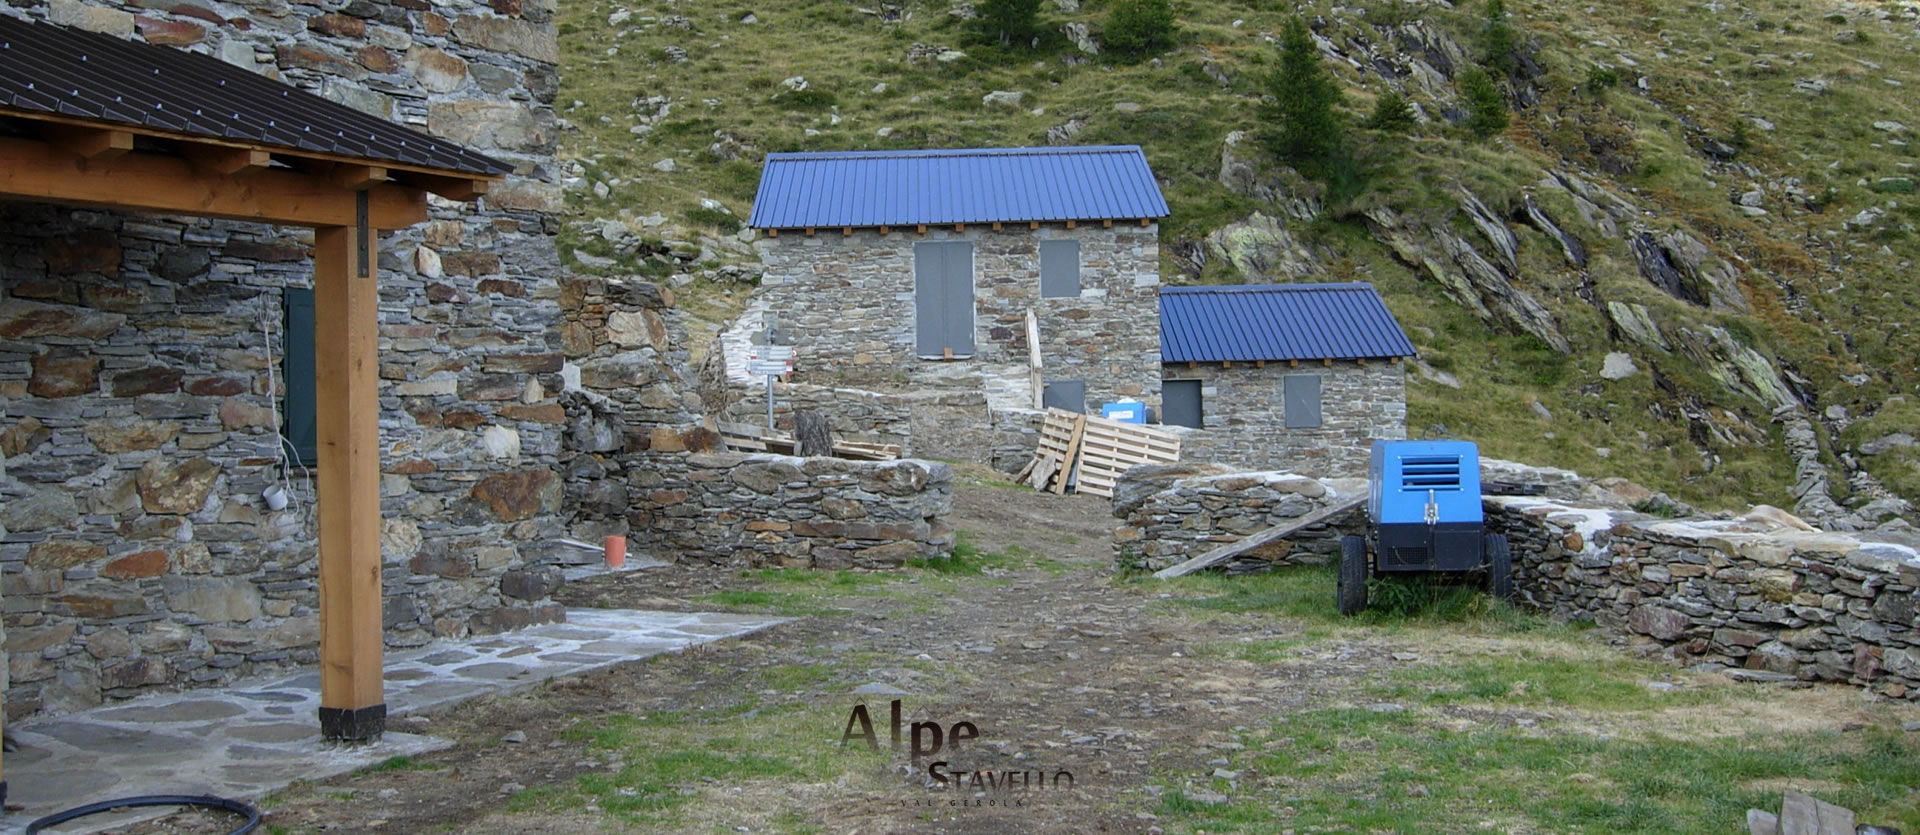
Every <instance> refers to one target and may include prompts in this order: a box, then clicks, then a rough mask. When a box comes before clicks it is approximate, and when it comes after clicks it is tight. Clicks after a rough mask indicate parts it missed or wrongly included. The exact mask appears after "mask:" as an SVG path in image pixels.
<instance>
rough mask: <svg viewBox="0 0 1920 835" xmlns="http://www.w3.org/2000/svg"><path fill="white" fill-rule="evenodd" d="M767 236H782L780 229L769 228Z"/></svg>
mask: <svg viewBox="0 0 1920 835" xmlns="http://www.w3.org/2000/svg"><path fill="white" fill-rule="evenodd" d="M767 237H769V238H778V237H780V230H778V229H768V230H767Z"/></svg>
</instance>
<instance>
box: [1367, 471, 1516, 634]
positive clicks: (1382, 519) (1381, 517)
mask: <svg viewBox="0 0 1920 835" xmlns="http://www.w3.org/2000/svg"><path fill="white" fill-rule="evenodd" d="M1368 475H1369V476H1370V478H1371V480H1372V485H1371V490H1372V492H1371V494H1370V495H1369V496H1368V498H1367V533H1366V535H1365V536H1348V537H1342V538H1341V540H1340V581H1339V590H1338V596H1339V604H1340V614H1343V615H1353V614H1358V613H1359V612H1360V611H1361V610H1363V609H1365V608H1367V578H1368V577H1369V576H1370V575H1372V574H1381V575H1387V574H1400V573H1412V572H1446V573H1454V574H1461V575H1465V576H1473V575H1484V580H1485V582H1486V584H1487V590H1488V591H1489V592H1490V593H1492V594H1493V596H1494V597H1496V598H1498V599H1501V600H1506V599H1509V598H1511V597H1512V596H1513V561H1512V558H1511V556H1509V554H1508V552H1507V538H1506V537H1504V536H1501V535H1500V534H1495V533H1488V532H1487V527H1486V519H1485V517H1484V515H1483V514H1482V512H1481V505H1480V450H1479V448H1478V447H1476V446H1474V444H1473V443H1472V442H1471V441H1374V442H1373V460H1372V466H1371V467H1370V469H1369V472H1368Z"/></svg>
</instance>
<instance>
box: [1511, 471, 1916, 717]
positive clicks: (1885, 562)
mask: <svg viewBox="0 0 1920 835" xmlns="http://www.w3.org/2000/svg"><path fill="white" fill-rule="evenodd" d="M1486 506H1487V511H1488V523H1489V525H1490V526H1492V527H1493V528H1494V529H1495V530H1498V531H1501V532H1504V533H1505V534H1506V535H1507V538H1508V540H1509V541H1510V542H1511V543H1512V545H1513V554H1514V559H1515V570H1514V576H1515V584H1516V587H1517V588H1518V589H1519V590H1520V596H1521V598H1522V600H1523V601H1524V602H1526V603H1529V604H1531V605H1533V606H1535V607H1538V608H1540V609H1542V610H1544V611H1547V612H1550V613H1552V615H1553V616H1554V617H1555V618H1556V619H1560V620H1573V619H1580V620H1591V621H1593V622H1595V623H1597V624H1599V625H1600V626H1602V627H1604V628H1607V629H1610V630H1613V631H1615V632H1618V633H1622V634H1626V635H1629V636H1632V637H1633V638H1634V639H1635V640H1637V641H1640V642H1642V643H1644V644H1647V645H1650V646H1652V647H1655V648H1658V649H1659V651H1660V652H1661V653H1662V654H1664V655H1666V656H1668V657H1670V658H1672V659H1674V660H1675V661H1678V662H1680V663H1685V664H1695V663H1719V664H1725V665H1728V666H1730V667H1735V668H1741V669H1744V670H1748V671H1753V672H1751V673H1748V674H1747V675H1752V676H1756V677H1761V678H1767V677H1772V678H1780V679H1800V680H1807V681H1838V682H1848V683H1851V684H1856V685H1861V686H1865V687H1868V688H1871V689H1872V690H1874V691H1875V692H1877V693H1880V694H1882V695H1885V696H1888V697H1891V698H1902V699H1909V700H1920V616H1916V612H1920V591H1917V590H1920V552H1916V551H1915V550H1914V549H1913V548H1912V547H1910V546H1907V545H1900V544H1894V543H1889V542H1876V541H1873V540H1872V539H1871V537H1872V534H1838V533H1824V532H1801V531H1793V530H1777V529H1775V530H1765V529H1760V528H1758V527H1757V526H1754V525H1751V524H1746V523H1741V522H1738V521H1723V520H1685V521H1665V520H1659V519H1653V518H1649V517H1646V516H1644V515H1641V514H1636V513H1631V512H1624V511H1608V510H1600V509H1595V508H1590V507H1582V506H1578V505H1574V504H1568V503H1556V502H1552V501H1547V500H1543V499H1530V498H1518V497H1490V498H1488V500H1487V502H1486Z"/></svg>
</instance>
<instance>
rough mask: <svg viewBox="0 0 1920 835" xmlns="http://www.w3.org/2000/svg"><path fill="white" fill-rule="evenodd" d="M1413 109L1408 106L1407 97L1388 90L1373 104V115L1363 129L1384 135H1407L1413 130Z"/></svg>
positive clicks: (1368, 118) (1363, 125) (1363, 124)
mask: <svg viewBox="0 0 1920 835" xmlns="http://www.w3.org/2000/svg"><path fill="white" fill-rule="evenodd" d="M1413 125H1414V121H1413V108H1412V107H1410V106H1408V105H1407V99H1406V97H1405V96H1402V95H1400V94H1399V93H1398V92H1396V91H1393V90H1388V91H1387V92H1386V93H1385V94H1384V95H1382V96H1380V98H1379V99H1377V100H1375V101H1374V103H1373V113H1372V114H1371V115H1369V116H1367V121H1366V122H1364V123H1362V125H1361V127H1364V128H1367V129H1368V130H1377V131H1381V132H1384V133H1406V132H1407V131H1410V130H1413Z"/></svg>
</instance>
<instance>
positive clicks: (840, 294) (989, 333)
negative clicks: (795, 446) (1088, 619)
mask: <svg viewBox="0 0 1920 835" xmlns="http://www.w3.org/2000/svg"><path fill="white" fill-rule="evenodd" d="M1043 240H1077V241H1079V242H1080V264H1081V266H1080V287H1081V291H1080V295H1079V297H1077V298H1054V299H1043V298H1041V297H1040V251H1039V242H1040V241H1043ZM919 241H969V242H971V243H972V244H973V247H974V312H975V315H974V323H975V325H974V341H975V345H976V347H977V353H976V354H975V355H974V357H973V358H972V359H971V360H967V361H966V362H971V363H979V364H1002V365H1017V366H1019V367H1020V368H1025V367H1026V365H1027V336H1026V313H1027V311H1028V310H1029V309H1031V310H1033V311H1034V312H1035V314H1036V316H1037V317H1038V320H1039V326H1040V341H1041V353H1042V356H1043V359H1044V361H1045V365H1046V376H1047V379H1049V380H1056V379H1057V380H1075V379H1077V380H1084V381H1085V382H1086V392H1087V403H1088V404H1089V408H1098V406H1099V404H1100V403H1104V402H1110V401H1113V400H1117V399H1119V398H1121V397H1131V398H1134V399H1136V400H1144V401H1147V402H1149V403H1152V404H1154V405H1156V406H1157V405H1158V404H1159V400H1160V371H1159V369H1160V311H1159V306H1158V298H1159V286H1160V277H1159V275H1160V274H1159V258H1160V246H1159V227H1158V226H1157V225H1149V226H1146V227H1140V226H1132V225H1122V224H1118V223H1116V224H1115V225H1114V226H1113V227H1112V228H1109V229H1103V228H1101V227H1100V226H1099V225H1098V224H1083V225H1080V226H1079V227H1078V228H1075V229H1067V228H1066V227H1065V226H1063V225H1060V224H1046V225H1043V226H1042V227H1041V228H1040V229H1038V230H1036V231H1029V230H1028V229H1027V226H1026V225H1025V224H1008V225H1006V226H1005V227H1003V230H1002V231H999V232H995V231H992V229H991V228H989V227H986V226H979V225H972V226H968V227H966V230H965V231H963V232H956V231H954V230H953V227H951V226H946V227H938V228H935V227H928V228H927V231H926V233H925V234H924V235H920V234H916V233H915V231H914V230H913V229H912V228H910V227H909V228H904V229H899V228H896V229H893V230H891V232H890V234H887V235H881V234H880V233H879V231H878V230H873V229H856V230H854V232H853V235H852V236H850V237H843V236H842V235H841V232H840V230H837V229H832V230H820V232H819V234H816V235H815V236H814V237H811V238H808V237H804V236H802V235H800V234H798V233H796V232H793V231H791V230H789V231H787V232H783V233H782V234H781V235H780V237H778V238H771V239H769V238H762V239H760V241H759V242H758V243H757V244H756V247H757V248H758V249H759V250H760V256H761V260H762V261H763V263H764V264H765V265H766V272H765V275H764V276H763V277H762V279H761V281H762V285H763V286H764V287H766V290H765V291H764V292H765V294H766V297H767V298H769V299H771V300H772V311H773V314H774V315H775V316H776V317H777V319H778V322H779V326H780V329H781V330H782V331H784V332H786V334H787V335H788V336H790V338H791V339H792V341H793V342H794V343H796V344H798V345H800V346H801V350H802V351H803V355H804V356H805V357H806V358H807V362H806V363H805V364H804V365H803V366H802V367H801V369H800V371H799V372H798V373H797V374H796V375H795V379H796V380H797V381H799V382H807V383H819V384H823V385H854V386H864V387H873V386H880V387H889V386H900V385H903V384H907V383H910V382H915V381H917V380H919V379H920V378H921V376H922V375H926V376H928V377H929V378H934V379H937V378H938V377H939V375H940V374H941V371H940V370H939V369H938V368H937V367H938V366H940V365H943V363H939V362H937V361H931V360H921V359H917V358H916V356H915V353H914V275H913V264H914V248H913V245H914V244H915V243H916V242H919ZM930 366H933V367H932V368H930ZM941 382H951V377H950V376H948V377H947V378H946V379H944V380H941Z"/></svg>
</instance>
